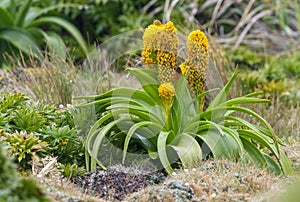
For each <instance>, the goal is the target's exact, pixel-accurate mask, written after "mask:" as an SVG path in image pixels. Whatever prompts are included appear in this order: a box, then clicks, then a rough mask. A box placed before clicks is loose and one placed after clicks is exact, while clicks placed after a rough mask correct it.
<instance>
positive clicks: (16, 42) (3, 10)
mask: <svg viewBox="0 0 300 202" xmlns="http://www.w3.org/2000/svg"><path fill="white" fill-rule="evenodd" d="M2 2H3V0H2ZM63 6H65V5H62V4H60V5H57V6H52V7H46V8H39V7H34V6H32V0H26V1H18V2H15V1H9V3H8V4H3V3H2V4H1V2H0V19H1V23H0V24H1V25H0V61H1V62H2V61H3V54H4V53H7V52H9V51H12V52H9V53H13V54H15V55H18V52H19V51H22V52H23V53H25V54H26V55H33V56H34V57H39V56H40V47H41V45H44V43H45V41H46V42H47V43H48V45H49V46H50V47H51V49H52V50H55V51H57V52H58V53H59V54H61V55H65V45H64V43H63V40H62V38H61V36H59V34H56V33H55V32H53V31H49V30H56V29H57V28H63V29H65V30H66V31H67V32H68V33H69V34H70V35H71V36H72V37H73V38H74V39H75V40H76V42H77V43H78V45H79V47H80V48H81V50H82V51H83V52H84V53H87V47H86V42H85V40H84V39H83V37H82V35H81V33H80V31H79V30H78V29H77V28H76V27H75V26H74V25H73V24H71V23H70V22H69V21H67V20H65V19H64V18H62V17H58V16H55V15H51V12H50V11H53V10H55V9H57V8H59V7H63ZM43 25H44V26H46V27H47V29H49V30H47V29H45V28H44V29H42V26H43ZM45 30H46V31H45ZM12 46H13V47H14V48H13V47H12Z"/></svg>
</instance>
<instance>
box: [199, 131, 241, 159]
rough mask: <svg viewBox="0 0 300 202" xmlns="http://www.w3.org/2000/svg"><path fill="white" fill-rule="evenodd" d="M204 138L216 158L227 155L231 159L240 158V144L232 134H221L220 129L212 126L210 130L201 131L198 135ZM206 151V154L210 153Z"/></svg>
mask: <svg viewBox="0 0 300 202" xmlns="http://www.w3.org/2000/svg"><path fill="white" fill-rule="evenodd" d="M197 137H199V138H200V139H202V140H203V141H204V142H205V143H206V145H207V146H208V148H209V149H210V151H211V152H212V153H213V156H214V157H215V158H221V157H224V156H225V157H227V158H229V159H233V158H238V157H239V156H240V151H241V150H242V148H240V145H239V144H238V143H237V142H236V141H235V139H234V138H233V137H231V135H229V134H227V133H223V135H221V134H220V133H219V131H218V130H216V129H214V128H211V129H209V130H208V131H202V132H199V134H198V135H197ZM210 151H206V153H204V154H206V155H207V154H208V153H209V152H210Z"/></svg>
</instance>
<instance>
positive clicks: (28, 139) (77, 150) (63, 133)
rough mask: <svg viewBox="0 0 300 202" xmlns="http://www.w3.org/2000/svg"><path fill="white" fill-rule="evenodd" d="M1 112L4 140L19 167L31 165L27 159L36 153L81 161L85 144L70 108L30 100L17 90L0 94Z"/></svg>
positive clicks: (79, 163)
mask: <svg viewBox="0 0 300 202" xmlns="http://www.w3.org/2000/svg"><path fill="white" fill-rule="evenodd" d="M0 112H1V114H0V127H1V128H2V129H3V136H4V137H5V143H6V144H8V145H9V146H10V150H9V151H10V153H11V154H12V155H13V156H15V157H16V158H17V161H18V163H19V166H20V167H21V168H24V169H28V168H30V166H29V165H28V162H29V161H31V160H32V159H33V157H34V156H35V155H36V154H43V155H46V154H48V155H51V156H55V157H57V159H58V161H59V162H61V163H70V164H78V165H80V166H82V165H84V148H83V144H82V141H81V138H80V137H79V136H78V134H77V130H76V129H75V125H74V122H73V117H72V115H71V109H69V110H59V109H57V108H56V107H54V106H53V105H44V104H42V103H41V102H32V101H31V100H29V99H28V98H27V97H26V96H25V95H23V94H20V93H17V94H10V93H4V94H2V95H1V96H0ZM20 131H23V132H20ZM42 151H43V152H42Z"/></svg>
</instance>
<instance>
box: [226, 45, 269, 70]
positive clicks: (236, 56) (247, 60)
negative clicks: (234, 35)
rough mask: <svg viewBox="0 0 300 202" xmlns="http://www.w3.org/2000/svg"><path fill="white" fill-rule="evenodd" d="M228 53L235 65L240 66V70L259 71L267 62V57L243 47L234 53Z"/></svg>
mask: <svg viewBox="0 0 300 202" xmlns="http://www.w3.org/2000/svg"><path fill="white" fill-rule="evenodd" d="M226 53H227V57H229V58H230V60H231V61H232V62H233V63H234V65H235V66H236V65H238V66H239V67H240V68H251V69H259V68H260V67H262V66H263V65H264V64H265V61H266V56H264V55H261V54H260V53H257V52H254V51H251V50H250V49H249V48H248V49H247V48H246V47H243V46H241V47H239V48H238V49H236V50H234V51H230V50H228V51H226Z"/></svg>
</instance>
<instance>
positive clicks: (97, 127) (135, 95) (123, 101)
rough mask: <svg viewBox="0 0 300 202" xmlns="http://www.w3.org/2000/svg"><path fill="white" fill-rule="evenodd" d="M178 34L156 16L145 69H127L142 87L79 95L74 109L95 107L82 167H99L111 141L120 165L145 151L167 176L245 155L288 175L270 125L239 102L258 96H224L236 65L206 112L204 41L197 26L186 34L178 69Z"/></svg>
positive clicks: (146, 40) (147, 36) (148, 35)
mask: <svg viewBox="0 0 300 202" xmlns="http://www.w3.org/2000/svg"><path fill="white" fill-rule="evenodd" d="M176 32H177V30H176V28H175V27H174V25H173V23H172V22H168V23H166V24H161V22H160V21H154V23H153V24H152V25H150V26H149V27H148V28H147V29H146V30H145V32H144V35H143V42H144V49H143V52H142V60H143V62H144V63H145V65H146V66H147V68H144V69H137V68H128V69H127V71H128V72H129V73H130V74H132V75H133V76H135V77H136V78H137V79H138V80H139V82H140V83H141V86H142V89H138V90H137V89H133V88H115V89H112V90H110V91H108V92H106V93H104V94H100V95H95V96H85V97H82V98H85V99H86V100H87V103H83V104H81V105H80V107H84V106H85V107H87V106H93V107H95V109H96V112H97V117H98V120H97V122H96V123H95V124H94V125H93V127H92V128H91V130H90V131H89V133H88V135H87V137H86V144H85V146H86V150H87V152H86V154H87V157H88V158H86V159H87V169H91V170H93V169H95V168H96V165H97V164H98V165H100V166H102V167H103V168H105V165H104V162H105V163H107V158H106V159H105V158H102V155H103V152H101V148H104V147H106V145H107V143H112V145H113V150H111V151H110V154H111V155H113V153H116V154H117V153H118V150H121V151H122V155H121V160H122V162H123V163H125V162H126V161H125V160H126V158H128V156H130V155H129V154H131V153H136V154H141V155H142V154H143V155H147V156H149V157H150V158H151V159H152V160H154V161H155V160H159V165H161V166H162V167H163V168H164V169H165V170H166V171H167V172H168V173H169V174H170V173H172V172H173V168H174V166H178V165H179V163H180V164H181V165H182V166H184V167H186V166H189V165H191V164H193V163H194V162H195V161H197V160H201V159H205V158H206V157H207V156H213V157H214V158H221V157H226V158H229V159H240V158H243V159H248V160H250V161H252V162H254V163H255V164H256V165H257V166H260V167H266V168H268V169H269V170H271V171H274V172H275V173H277V174H280V173H284V174H290V173H292V172H293V170H292V167H291V163H290V161H289V159H288V158H287V157H286V155H285V153H284V152H283V150H282V149H281V148H280V145H281V144H282V142H281V140H280V139H279V138H278V137H277V136H276V135H275V134H274V132H273V130H272V128H271V126H270V125H269V124H268V123H267V122H266V121H265V120H264V119H263V118H262V117H261V116H259V115H258V114H257V113H255V112H254V111H252V110H250V109H248V108H245V107H241V106H239V105H240V104H245V103H263V102H268V100H265V99H259V98H254V96H255V95H257V93H252V94H249V95H246V96H243V97H238V98H233V99H230V100H226V96H227V94H228V91H229V89H230V87H231V86H232V83H233V81H234V79H235V78H236V76H237V74H238V71H237V70H236V71H235V72H234V73H233V75H232V77H231V78H230V79H229V81H228V83H227V84H226V85H225V86H224V88H223V89H221V90H220V91H219V93H218V95H217V96H216V97H215V98H214V100H213V101H212V102H211V103H209V104H208V107H207V108H206V109H205V110H204V108H203V104H204V96H205V95H206V94H208V93H210V92H211V91H212V90H208V91H205V79H206V74H205V72H206V69H207V67H208V58H209V54H208V48H209V47H208V40H207V38H206V36H205V34H204V33H203V32H202V31H200V30H196V31H193V32H191V33H190V34H189V36H188V38H187V43H186V45H187V53H188V57H187V59H186V60H185V61H184V62H183V63H182V64H179V65H178V66H179V68H176V66H177V62H178V61H176V60H177V57H176V55H177V51H178V38H177V34H176ZM178 69H179V70H180V74H178V72H177V71H176V70H178ZM213 90H214V89H213ZM234 112H240V113H245V114H248V115H250V116H252V117H254V118H256V119H257V120H259V121H260V123H261V124H260V125H256V124H253V123H250V122H248V121H246V120H244V119H242V118H240V117H238V116H237V115H236V114H234ZM129 150H130V151H129ZM269 154H272V155H273V157H271V156H270V155H269ZM116 156H118V155H116ZM114 158H117V157H114ZM110 160H111V159H110Z"/></svg>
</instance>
